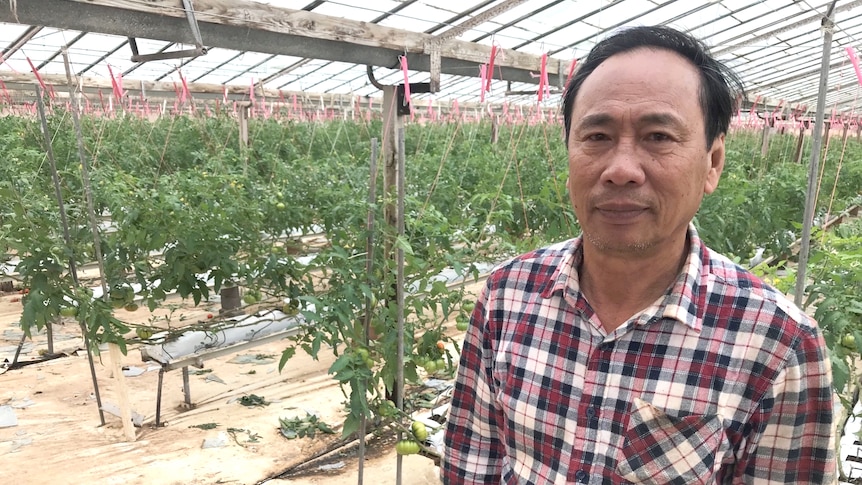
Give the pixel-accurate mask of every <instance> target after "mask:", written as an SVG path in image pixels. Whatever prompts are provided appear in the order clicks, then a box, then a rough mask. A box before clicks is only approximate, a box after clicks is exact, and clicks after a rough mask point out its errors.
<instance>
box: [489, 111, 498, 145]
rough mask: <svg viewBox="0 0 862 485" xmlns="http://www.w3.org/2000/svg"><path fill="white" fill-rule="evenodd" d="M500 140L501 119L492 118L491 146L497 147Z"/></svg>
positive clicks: (496, 116)
mask: <svg viewBox="0 0 862 485" xmlns="http://www.w3.org/2000/svg"><path fill="white" fill-rule="evenodd" d="M499 138H500V117H499V116H498V115H494V116H492V117H491V144H492V145H496V144H497V140H498V139H499Z"/></svg>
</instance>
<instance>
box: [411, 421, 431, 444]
mask: <svg viewBox="0 0 862 485" xmlns="http://www.w3.org/2000/svg"><path fill="white" fill-rule="evenodd" d="M410 430H411V431H413V436H415V437H416V439H417V440H419V441H425V439H426V438H428V428H426V427H425V423H423V422H421V421H413V424H411V425H410Z"/></svg>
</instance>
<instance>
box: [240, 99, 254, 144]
mask: <svg viewBox="0 0 862 485" xmlns="http://www.w3.org/2000/svg"><path fill="white" fill-rule="evenodd" d="M238 107H239V142H240V149H245V148H248V111H249V108H250V107H251V105H250V104H249V103H239V104H238Z"/></svg>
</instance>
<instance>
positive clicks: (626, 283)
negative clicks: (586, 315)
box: [578, 239, 689, 333]
mask: <svg viewBox="0 0 862 485" xmlns="http://www.w3.org/2000/svg"><path fill="white" fill-rule="evenodd" d="M688 248H689V244H688V241H687V240H686V241H683V243H682V245H681V246H677V248H674V249H672V250H670V251H668V250H666V251H662V252H656V253H655V254H651V253H650V252H649V251H647V252H645V253H643V254H608V253H606V252H603V251H601V250H599V249H598V248H596V247H595V246H593V245H591V244H590V243H589V242H588V241H587V240H586V239H585V240H584V255H583V256H584V259H583V262H582V263H581V267H580V268H579V269H578V271H579V275H578V280H579V285H580V288H581V291H582V292H583V293H584V296H585V297H586V299H587V301H589V302H590V306H591V307H592V308H593V311H595V312H596V314H597V315H598V318H599V320H600V321H601V322H602V325H603V326H604V328H605V331H607V332H608V333H611V332H613V331H614V330H616V329H617V327H619V326H620V325H622V324H623V323H624V322H625V321H626V320H628V319H629V318H631V317H632V316H634V315H636V314H637V313H639V312H641V311H642V310H644V309H645V308H647V307H648V306H650V305H651V304H652V303H654V302H655V301H656V300H657V299H658V298H659V297H660V296H661V295H663V294H664V293H665V291H667V289H668V288H669V287H670V286H671V285H672V284H673V283H674V281H676V278H677V276H679V272H680V270H681V269H682V266H683V264H685V261H686V258H687V256H688Z"/></svg>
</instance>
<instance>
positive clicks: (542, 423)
mask: <svg viewBox="0 0 862 485" xmlns="http://www.w3.org/2000/svg"><path fill="white" fill-rule="evenodd" d="M688 237H689V241H690V243H691V244H690V254H689V256H688V259H687V262H686V263H685V265H684V268H683V271H682V272H681V273H680V275H679V277H678V278H677V280H676V282H675V283H674V284H673V285H672V286H671V288H670V289H669V290H668V291H667V292H666V293H665V295H664V296H663V297H661V298H660V299H659V300H658V301H657V302H656V303H655V304H653V305H652V306H650V307H649V308H647V309H646V310H644V311H643V312H642V313H640V314H638V315H635V316H633V317H632V318H630V319H629V320H628V321H627V322H625V323H624V324H623V325H621V326H620V327H619V328H617V329H616V330H615V331H613V332H612V333H610V334H607V333H606V332H605V331H604V330H603V329H602V327H601V325H600V324H599V323H598V322H597V320H596V318H595V315H594V313H593V311H592V309H591V308H590V305H589V303H588V302H587V301H586V300H585V299H584V296H583V294H582V293H581V292H580V291H579V287H578V278H577V268H579V267H580V261H581V259H582V254H583V252H582V248H581V239H580V238H578V239H574V240H571V241H568V242H565V243H560V244H557V245H554V246H550V247H547V248H544V249H540V250H537V251H534V252H532V253H529V254H526V255H524V256H521V257H519V258H516V259H514V260H512V261H511V262H509V263H507V264H505V265H504V266H502V267H500V268H498V269H497V270H496V271H494V272H493V273H492V274H491V276H490V277H489V278H488V281H487V284H486V286H485V288H484V290H483V292H482V295H481V296H480V298H479V300H478V302H477V304H476V307H475V309H474V311H473V315H472V318H471V322H470V328H469V329H468V331H467V336H466V338H465V341H464V345H463V348H462V353H461V364H460V368H459V372H458V377H457V381H456V384H455V391H454V395H453V398H452V407H451V410H450V414H449V419H448V425H447V430H446V439H445V446H446V449H445V453H444V457H443V463H442V467H441V478H442V479H443V481H444V483H447V484H472V483H487V484H490V483H505V484H537V485H544V484H552V483H553V484H557V483H586V484H596V485H597V484H627V483H642V484H661V485H668V484H675V485H691V484H715V483H720V484H737V483H756V484H813V483H817V484H821V483H831V480H832V476H833V474H834V473H835V467H836V461H835V456H834V451H833V446H832V445H833V439H834V431H833V430H834V428H833V424H832V420H833V394H832V385H831V364H830V359H829V356H828V353H827V351H826V347H825V344H824V341H823V337H822V335H821V334H820V331H819V329H818V328H817V326H816V323H815V322H814V321H813V320H812V319H811V318H809V317H808V316H806V315H805V314H804V313H802V312H801V311H800V310H799V309H798V308H797V307H795V306H794V305H793V304H792V303H790V302H789V301H787V300H786V299H785V298H784V296H783V295H781V294H780V293H779V292H777V291H776V290H775V289H773V288H771V287H769V286H767V285H766V284H764V283H763V282H761V281H760V280H759V279H757V278H755V277H754V276H752V275H751V274H749V273H748V272H746V271H745V270H743V269H742V268H740V267H738V266H736V265H735V264H733V263H732V262H731V261H729V260H728V259H726V258H724V257H722V256H720V255H717V254H716V253H714V252H712V251H711V250H710V249H708V248H707V247H706V246H704V245H703V243H702V242H701V240H700V239H699V237H698V236H697V232H696V231H695V230H694V227H693V226H691V227H690V228H689V236H688ZM631 277H632V278H636V277H637V275H631Z"/></svg>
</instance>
